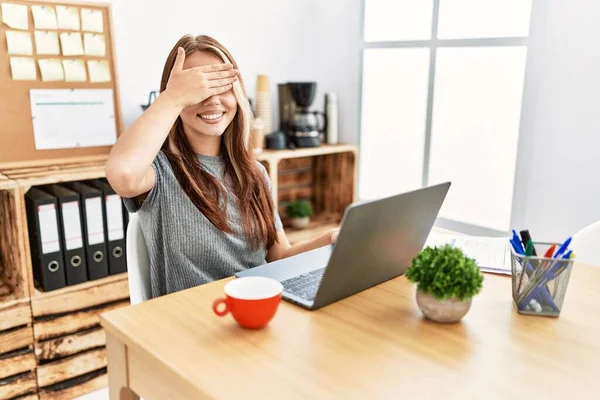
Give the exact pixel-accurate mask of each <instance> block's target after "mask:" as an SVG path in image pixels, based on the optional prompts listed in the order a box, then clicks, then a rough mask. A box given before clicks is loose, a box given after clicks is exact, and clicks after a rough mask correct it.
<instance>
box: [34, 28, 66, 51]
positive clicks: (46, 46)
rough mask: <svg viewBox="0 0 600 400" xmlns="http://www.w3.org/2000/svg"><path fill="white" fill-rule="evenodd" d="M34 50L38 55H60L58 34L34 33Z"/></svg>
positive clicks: (50, 32) (47, 32) (49, 32)
mask: <svg viewBox="0 0 600 400" xmlns="http://www.w3.org/2000/svg"><path fill="white" fill-rule="evenodd" d="M33 35H34V37H35V50H36V52H37V54H40V55H56V56H57V55H60V47H59V46H58V33H56V32H52V31H35V32H34V34H33Z"/></svg>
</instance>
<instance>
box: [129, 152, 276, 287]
mask: <svg viewBox="0 0 600 400" xmlns="http://www.w3.org/2000/svg"><path fill="white" fill-rule="evenodd" d="M198 158H199V160H200V164H201V166H202V167H203V169H204V170H206V171H207V172H209V173H210V174H212V175H213V176H215V177H216V178H217V179H219V180H220V181H222V180H223V172H224V161H223V159H222V158H221V157H220V156H216V157H211V156H205V155H198ZM258 164H259V167H260V169H261V170H262V171H263V173H264V175H265V178H266V179H267V183H268V184H269V187H271V182H270V180H269V176H268V174H267V172H266V170H265V168H264V167H263V166H262V164H260V163H258ZM152 167H153V168H154V172H155V174H156V183H155V185H154V187H153V188H152V189H151V190H150V192H149V193H148V196H147V197H146V199H145V200H144V202H143V203H142V204H141V206H140V207H139V208H138V206H137V204H136V201H135V200H134V199H123V201H124V203H125V206H126V208H127V210H128V211H129V212H132V213H134V212H137V213H138V215H139V220H140V225H141V228H142V232H143V234H144V239H145V242H146V246H147V248H148V255H149V259H150V281H151V285H152V297H158V296H162V295H165V294H168V293H173V292H176V291H179V290H183V289H188V288H191V287H194V286H198V285H201V284H204V283H207V282H212V281H214V280H218V279H222V278H226V277H230V276H232V275H234V274H235V273H236V272H238V271H242V270H244V269H247V268H251V267H255V266H258V265H262V264H264V263H265V262H266V255H267V251H268V249H266V248H260V249H252V247H251V246H250V244H249V243H248V242H247V241H246V239H245V237H244V234H243V231H242V228H241V226H240V221H241V217H240V214H239V209H238V207H237V204H236V201H235V200H234V198H233V197H232V196H231V195H230V194H229V193H228V195H227V202H228V203H227V214H228V217H229V220H230V221H231V226H232V228H233V231H234V232H233V233H232V234H228V233H224V232H222V231H221V230H219V229H218V228H216V227H215V226H213V225H212V224H211V223H210V222H209V221H208V219H207V218H206V217H205V216H204V214H202V213H201V212H200V211H199V210H198V209H197V208H196V206H195V205H194V204H193V203H192V201H191V200H190V199H189V197H188V196H187V195H186V194H185V192H184V191H183V190H182V188H181V186H180V185H179V182H178V181H177V178H175V175H174V174H173V170H172V168H171V165H170V163H169V160H168V159H167V157H166V155H165V154H164V153H163V152H162V151H161V152H159V153H158V155H157V157H156V159H155V160H154V162H153V163H152ZM275 227H276V229H277V231H280V230H281V229H283V227H282V224H281V220H280V218H279V214H278V213H277V212H275Z"/></svg>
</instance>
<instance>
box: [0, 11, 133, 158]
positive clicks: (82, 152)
mask: <svg viewBox="0 0 600 400" xmlns="http://www.w3.org/2000/svg"><path fill="white" fill-rule="evenodd" d="M5 3H6V4H8V6H6V5H5ZM0 6H1V7H2V8H0V168H14V167H20V166H24V167H25V166H43V165H53V164H55V163H59V162H69V160H81V159H85V158H86V157H88V156H105V155H108V153H109V152H110V149H111V146H112V145H111V144H103V145H100V144H98V145H95V144H93V143H92V142H90V143H87V144H85V143H84V144H83V145H79V144H75V145H72V144H69V145H66V146H64V147H60V148H59V147H57V148H50V149H48V148H44V146H42V145H40V144H41V140H37V141H36V139H35V138H36V136H35V135H34V121H33V119H34V116H33V113H32V102H31V101H32V97H34V95H32V94H31V93H40V92H39V91H34V92H30V90H32V89H70V90H69V91H58V92H60V93H73V94H75V93H82V92H86V93H92V94H94V95H95V94H96V93H98V92H102V93H103V95H104V97H105V99H107V101H106V102H105V103H103V104H104V110H103V112H104V113H105V114H106V113H109V112H110V110H111V109H112V113H113V114H112V115H111V116H110V117H109V118H112V121H114V122H110V121H108V119H107V120H104V124H105V125H103V126H104V127H106V126H108V127H109V128H111V129H112V125H113V124H114V136H115V138H116V137H118V136H119V135H120V133H121V132H122V131H123V121H122V116H121V112H120V100H119V93H118V79H117V74H116V69H115V68H116V61H115V51H114V43H113V27H112V16H111V9H110V7H111V6H110V4H108V3H87V2H86V3H83V2H77V1H70V0H63V1H53V0H50V1H47V0H46V1H28V0H0ZM15 6H17V7H15ZM18 6H26V7H27V10H26V12H27V17H26V18H27V23H26V26H25V25H24V24H23V23H24V20H25V19H24V18H25V17H24V15H25V14H24V10H23V8H22V7H18ZM35 6H38V7H35ZM39 6H44V8H46V11H48V12H50V13H52V10H54V13H55V14H56V15H58V14H59V10H58V8H60V11H62V13H61V16H62V17H63V18H62V20H61V18H60V17H57V18H56V21H58V22H57V25H56V27H54V28H52V27H49V25H44V24H46V23H47V22H45V23H42V24H40V22H39V21H40V20H41V18H40V14H39V11H40V7H39ZM5 7H6V8H5ZM11 7H12V8H11ZM64 7H68V9H66V8H64ZM17 8H18V13H17V12H15V11H14V10H15V9H17ZM34 8H35V9H36V12H37V14H36V17H37V19H36V18H34V10H33V9H34ZM48 9H50V10H48ZM9 12H12V13H13V14H10V15H9ZM67 12H68V16H69V18H70V21H71V25H70V26H68V24H67V23H68V20H67V18H65V16H66V15H67ZM17 14H19V15H20V17H21V18H20V19H19V18H17V17H19V15H17ZM84 14H86V15H87V16H88V17H87V19H85V18H86V17H85V16H84ZM100 14H101V19H102V21H100V18H99V17H100ZM11 15H12V16H11ZM45 15H47V14H45ZM89 15H94V16H95V17H94V19H93V21H95V22H94V24H92V23H91V22H90V21H92V19H90V17H89ZM77 16H79V27H77V26H76V25H74V22H73V21H75V18H76V17H77ZM11 18H13V19H12V22H11V21H10V20H11ZM5 19H8V20H9V21H8V22H7V21H5ZM84 20H85V21H87V24H86V23H84ZM15 21H21V22H19V23H17V22H15ZM65 21H67V22H65ZM61 22H62V26H61ZM11 25H12V26H11ZM44 26H46V28H44V29H40V27H44ZM92 27H94V28H92ZM77 28H78V29H77ZM36 31H37V32H36ZM7 32H9V33H8V34H7ZM26 33H29V35H30V38H31V39H30V41H31V45H28V44H26V43H25V44H24V42H23V40H21V39H22V38H23V37H24V38H25V39H27V34H26ZM43 34H47V35H49V36H50V37H51V38H52V37H54V38H58V39H59V40H58V45H59V47H60V49H59V53H58V54H56V53H53V54H44V53H48V49H49V48H54V47H53V46H50V47H48V44H47V43H48V42H47V43H46V45H42V41H41V40H38V36H37V35H43ZM63 34H64V35H65V36H63ZM8 36H11V37H10V38H9V37H8ZM76 36H80V37H81V43H82V45H80V46H75V47H76V48H79V50H77V49H76V50H73V46H72V43H77V42H78V40H76V41H74V42H72V41H65V42H63V38H67V37H68V38H71V37H76ZM15 37H16V39H17V40H15ZM88 39H89V41H88ZM10 40H12V43H9V41H10ZM98 40H99V41H98ZM102 40H103V41H104V51H103V52H102V51H101V50H98V49H99V48H101V47H102V46H100V47H98V43H100V44H101V42H102ZM25 42H26V40H25ZM50 43H55V41H52V40H51V41H50ZM88 43H90V44H89V46H88ZM94 43H95V44H94ZM9 47H11V49H9ZM27 47H30V49H27ZM82 48H83V49H84V50H83V54H81V51H82V50H81V49H82ZM94 48H95V50H94ZM15 49H17V50H16V51H15ZM23 49H24V50H23ZM89 49H92V50H90V51H88V50H89ZM9 52H10V54H9ZM50 52H51V51H50ZM15 58H18V59H19V60H24V61H23V62H24V64H22V65H25V68H22V69H20V70H19V69H18V68H15V67H14V65H13V62H14V61H15V60H14V59H15ZM47 59H53V61H52V63H53V68H54V69H53V70H50V69H48V67H47V65H48V64H44V65H46V67H45V69H44V71H42V68H43V67H44V66H43V65H42V64H43V63H48V62H49V61H47ZM32 63H33V65H32ZM66 63H72V64H69V65H75V64H76V65H77V66H79V67H84V69H85V77H84V76H83V75H82V73H83V69H82V68H78V69H77V71H78V72H76V73H74V72H73V71H75V70H74V69H72V68H68V65H67V64H66ZM99 65H100V66H101V67H102V68H100V70H101V71H103V72H94V71H100V70H99V69H98V66H99ZM61 66H63V67H64V69H62V74H63V77H62V78H63V79H60V73H61V69H60V67H61ZM106 67H107V68H106ZM33 68H35V78H34V79H33V77H32V75H31V74H33ZM57 68H58V69H57ZM92 70H93V71H92ZM15 71H17V72H16V75H15ZM18 71H21V72H18ZM48 71H51V72H52V74H53V75H50V72H48ZM57 71H58V72H57ZM42 72H44V73H45V74H44V75H43V74H42ZM77 74H79V75H77ZM25 75H26V76H25ZM49 77H50V79H48V78H49ZM84 79H85V80H84ZM79 89H85V90H79ZM88 89H92V90H88ZM96 89H104V90H96ZM106 89H108V90H106ZM110 91H112V93H111V92H110ZM45 92H54V91H43V93H45ZM111 98H112V107H111V106H110V100H111ZM82 101H83V100H82ZM53 104H60V103H53ZM63 104H71V105H72V104H73V103H67V102H65V103H63ZM78 104H79V103H78ZM89 104H92V103H91V102H90V103H89ZM46 109H47V110H48V109H50V108H46ZM64 110H66V111H67V112H65V113H64V117H65V118H64V119H65V123H64V124H63V125H62V126H64V129H65V131H63V130H62V126H61V124H62V119H61V118H62V117H60V118H59V117H57V116H56V115H52V113H49V114H50V115H47V118H49V119H52V118H53V117H54V119H55V120H57V119H58V121H60V123H56V121H55V123H54V126H55V127H56V126H58V127H60V129H59V130H57V129H55V132H58V131H60V132H61V133H60V134H59V135H62V139H63V141H64V140H65V135H66V134H65V133H64V132H66V130H68V129H71V130H72V131H73V132H83V131H84V130H85V131H87V129H79V127H80V126H83V125H82V124H87V121H88V120H87V119H86V115H85V113H71V112H69V110H72V108H66V107H65V108H64ZM94 112H95V111H90V113H91V114H90V115H92V114H93V113H94ZM47 114H48V113H47ZM74 114H78V115H74ZM103 115H104V114H103ZM36 118H37V121H36V123H37V125H36V128H35V129H36V132H37V134H38V135H39V132H41V131H42V129H40V124H41V121H45V120H44V119H42V118H38V117H37V116H36ZM72 118H75V119H78V125H76V126H75V127H74V125H73V124H70V125H69V124H68V120H72ZM91 120H93V118H92V119H91ZM41 128H44V127H43V126H41ZM94 129H96V131H98V129H101V128H98V126H97V124H96V126H94V124H91V126H90V131H91V132H94ZM111 129H109V130H111ZM48 135H51V134H48ZM77 135H79V133H77ZM81 135H83V133H82V134H81ZM92 135H93V133H92ZM111 135H113V134H112V133H111ZM38 137H39V136H38ZM82 137H83V136H82ZM48 138H51V139H48ZM90 140H93V139H90ZM52 141H53V138H52V136H47V137H46V147H48V143H52ZM61 143H63V142H61V141H60V140H57V141H55V142H54V144H53V145H54V146H62V144H61ZM36 146H37V148H36Z"/></svg>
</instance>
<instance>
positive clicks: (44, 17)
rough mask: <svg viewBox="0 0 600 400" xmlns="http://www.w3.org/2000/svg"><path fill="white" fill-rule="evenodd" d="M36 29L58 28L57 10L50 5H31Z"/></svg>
mask: <svg viewBox="0 0 600 400" xmlns="http://www.w3.org/2000/svg"><path fill="white" fill-rule="evenodd" d="M31 12H32V13H33V26H35V29H57V28H58V24H57V22H56V11H55V10H54V7H50V6H36V5H33V6H31Z"/></svg>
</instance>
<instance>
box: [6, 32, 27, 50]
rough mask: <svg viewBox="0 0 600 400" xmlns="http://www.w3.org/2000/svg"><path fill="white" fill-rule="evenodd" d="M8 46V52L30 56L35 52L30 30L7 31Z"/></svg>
mask: <svg viewBox="0 0 600 400" xmlns="http://www.w3.org/2000/svg"><path fill="white" fill-rule="evenodd" d="M6 46H7V48H8V54H15V55H21V56H30V55H32V54H33V44H32V43H31V34H30V33H29V32H20V31H6Z"/></svg>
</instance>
